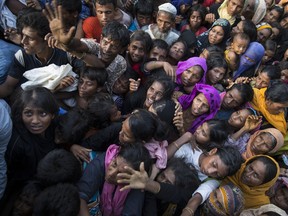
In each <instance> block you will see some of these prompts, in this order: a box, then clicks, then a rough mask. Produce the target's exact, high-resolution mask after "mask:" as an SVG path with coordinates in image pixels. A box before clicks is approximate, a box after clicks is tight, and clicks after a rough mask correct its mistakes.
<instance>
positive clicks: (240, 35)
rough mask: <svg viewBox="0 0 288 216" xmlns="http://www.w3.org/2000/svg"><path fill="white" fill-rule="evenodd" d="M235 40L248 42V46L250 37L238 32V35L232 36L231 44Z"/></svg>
mask: <svg viewBox="0 0 288 216" xmlns="http://www.w3.org/2000/svg"><path fill="white" fill-rule="evenodd" d="M235 38H240V39H242V40H247V41H248V44H249V43H250V37H249V35H247V34H246V33H244V32H240V33H237V34H235V35H233V39H232V42H233V41H234V39H235Z"/></svg>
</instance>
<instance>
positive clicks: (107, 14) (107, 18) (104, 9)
mask: <svg viewBox="0 0 288 216" xmlns="http://www.w3.org/2000/svg"><path fill="white" fill-rule="evenodd" d="M96 15H97V19H98V20H99V22H100V24H101V26H102V27H104V26H105V25H107V23H109V22H111V21H113V20H114V17H115V7H114V5H113V4H112V3H108V4H105V5H101V4H98V3H96Z"/></svg>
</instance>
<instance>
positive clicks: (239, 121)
mask: <svg viewBox="0 0 288 216" xmlns="http://www.w3.org/2000/svg"><path fill="white" fill-rule="evenodd" d="M249 115H250V112H249V111H248V109H242V110H238V111H235V112H233V113H232V115H231V116H230V118H229V119H228V124H229V125H231V126H232V127H235V128H237V129H240V128H242V127H243V126H244V124H245V121H246V119H247V118H248V116H249Z"/></svg>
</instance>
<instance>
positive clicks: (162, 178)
mask: <svg viewBox="0 0 288 216" xmlns="http://www.w3.org/2000/svg"><path fill="white" fill-rule="evenodd" d="M175 179H176V177H175V173H174V171H173V170H172V169H170V168H167V169H165V170H163V171H162V172H161V173H160V174H159V175H158V176H157V179H156V180H157V181H158V182H161V183H167V184H171V185H175Z"/></svg>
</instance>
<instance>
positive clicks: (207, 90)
mask: <svg viewBox="0 0 288 216" xmlns="http://www.w3.org/2000/svg"><path fill="white" fill-rule="evenodd" d="M199 93H203V94H204V96H205V97H206V99H207V101H208V103H209V107H210V109H209V111H208V112H206V113H204V114H202V115H201V116H198V117H197V118H196V119H195V120H194V121H193V123H192V125H191V127H190V128H189V130H188V131H190V132H192V133H194V132H195V131H196V129H197V128H198V127H199V126H200V125H201V124H203V123H204V122H205V121H207V120H209V119H212V118H214V116H215V115H216V113H217V112H218V110H219V109H220V105H221V98H220V95H219V93H218V91H217V89H215V88H214V87H212V86H210V85H205V84H196V85H195V87H194V89H193V90H192V92H191V93H190V94H189V95H182V96H181V97H179V98H178V101H179V103H180V104H181V105H182V108H183V110H186V109H188V108H189V107H190V106H191V104H192V102H193V100H194V98H195V97H196V96H197V95H198V94H199Z"/></svg>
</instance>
